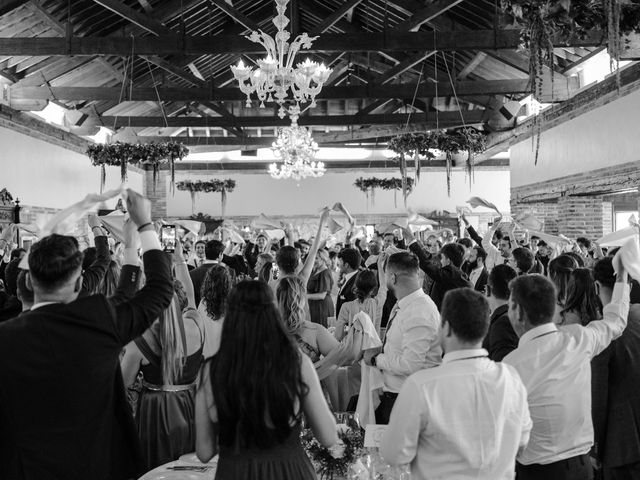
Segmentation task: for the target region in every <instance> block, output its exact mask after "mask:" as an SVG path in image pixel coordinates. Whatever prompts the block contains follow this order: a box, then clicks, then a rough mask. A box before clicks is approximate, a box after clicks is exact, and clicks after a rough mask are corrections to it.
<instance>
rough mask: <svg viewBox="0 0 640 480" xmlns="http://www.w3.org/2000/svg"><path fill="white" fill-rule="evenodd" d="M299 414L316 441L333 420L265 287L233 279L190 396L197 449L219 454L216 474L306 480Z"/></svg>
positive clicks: (330, 436) (332, 436)
mask: <svg viewBox="0 0 640 480" xmlns="http://www.w3.org/2000/svg"><path fill="white" fill-rule="evenodd" d="M303 413H304V416H305V419H306V421H307V424H308V425H309V426H310V427H311V429H312V430H313V432H314V434H315V436H316V438H317V439H318V440H319V441H320V443H321V444H323V445H325V446H331V445H333V444H334V443H336V441H337V433H336V424H335V420H334V418H333V415H332V414H331V412H330V411H329V408H328V406H327V404H326V402H325V400H324V397H323V395H322V391H321V389H320V382H319V381H318V377H317V376H316V373H315V370H314V368H313V365H312V363H311V361H310V360H309V358H308V357H306V356H305V355H302V354H301V352H300V350H299V349H298V347H297V345H296V344H295V343H294V341H293V340H292V338H291V337H290V336H289V335H288V333H287V332H286V330H285V328H284V324H283V322H282V320H281V318H280V314H279V312H278V308H277V307H276V305H275V301H274V298H273V294H272V292H271V289H270V288H269V286H268V285H265V284H264V283H263V282H258V281H245V282H241V283H239V284H238V285H237V286H236V287H235V288H234V289H233V290H232V292H231V294H230V296H229V308H228V310H227V315H226V317H225V322H224V325H223V328H222V342H221V344H220V350H219V351H218V353H217V354H216V355H215V356H214V357H213V358H212V359H211V360H210V361H208V362H207V363H206V364H205V367H204V368H203V372H202V377H201V383H200V387H199V389H198V392H197V395H196V454H197V455H198V458H199V459H200V460H201V461H203V462H207V461H209V460H210V459H211V458H212V457H213V456H214V455H215V454H216V453H217V452H218V451H219V453H220V458H219V460H218V468H217V472H216V478H217V479H232V478H233V479H235V478H238V479H240V478H241V479H243V480H253V479H256V480H257V479H260V480H294V479H295V480H307V479H309V480H311V479H315V478H316V475H315V472H314V469H313V466H312V465H311V462H310V461H309V459H308V457H307V455H306V453H305V452H304V450H303V448H302V446H301V444H300V429H301V421H302V415H303Z"/></svg>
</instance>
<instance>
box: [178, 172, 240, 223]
mask: <svg viewBox="0 0 640 480" xmlns="http://www.w3.org/2000/svg"><path fill="white" fill-rule="evenodd" d="M176 187H178V190H182V191H188V192H189V193H190V194H191V213H194V212H195V207H196V195H197V194H198V193H200V192H202V193H217V192H220V194H221V207H222V217H223V218H224V211H225V209H226V207H227V193H231V192H233V190H234V189H235V188H236V181H235V180H231V179H229V178H228V179H226V180H218V179H215V180H205V181H202V180H196V181H192V180H184V181H181V182H178V183H176Z"/></svg>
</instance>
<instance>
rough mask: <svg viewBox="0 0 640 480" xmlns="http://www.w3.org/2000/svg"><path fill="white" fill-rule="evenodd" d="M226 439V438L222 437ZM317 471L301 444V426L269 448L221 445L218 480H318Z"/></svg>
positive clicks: (217, 472)
mask: <svg viewBox="0 0 640 480" xmlns="http://www.w3.org/2000/svg"><path fill="white" fill-rule="evenodd" d="M221 440H222V439H221ZM316 478H317V477H316V473H315V471H314V469H313V465H312V464H311V460H309V457H307V454H306V453H305V451H304V449H303V448H302V444H301V443H300V426H296V427H294V428H293V429H292V430H291V434H290V435H289V436H288V437H287V439H286V440H285V441H284V442H283V443H281V444H279V445H276V446H273V447H271V448H268V449H260V448H238V447H231V446H225V445H222V444H221V445H220V457H219V459H218V469H217V471H216V480H235V479H238V480H240V479H242V480H315V479H316Z"/></svg>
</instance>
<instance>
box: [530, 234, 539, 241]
mask: <svg viewBox="0 0 640 480" xmlns="http://www.w3.org/2000/svg"><path fill="white" fill-rule="evenodd" d="M531 240H538V242H541V241H542V240H540V237H538V236H537V235H531Z"/></svg>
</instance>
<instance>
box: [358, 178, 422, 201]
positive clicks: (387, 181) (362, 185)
mask: <svg viewBox="0 0 640 480" xmlns="http://www.w3.org/2000/svg"><path fill="white" fill-rule="evenodd" d="M403 184H404V189H405V190H406V191H407V193H411V190H412V189H413V178H411V177H407V178H405V179H404V182H403V179H402V178H376V177H371V178H362V177H360V178H357V179H356V181H355V182H354V185H355V186H356V188H358V189H360V190H361V191H362V192H364V194H365V195H366V196H367V201H368V200H369V195H371V205H374V204H375V191H376V188H381V189H382V190H387V191H388V190H393V201H394V203H395V206H396V207H397V206H398V199H397V197H396V194H397V192H398V191H399V190H403ZM405 201H406V198H405Z"/></svg>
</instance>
